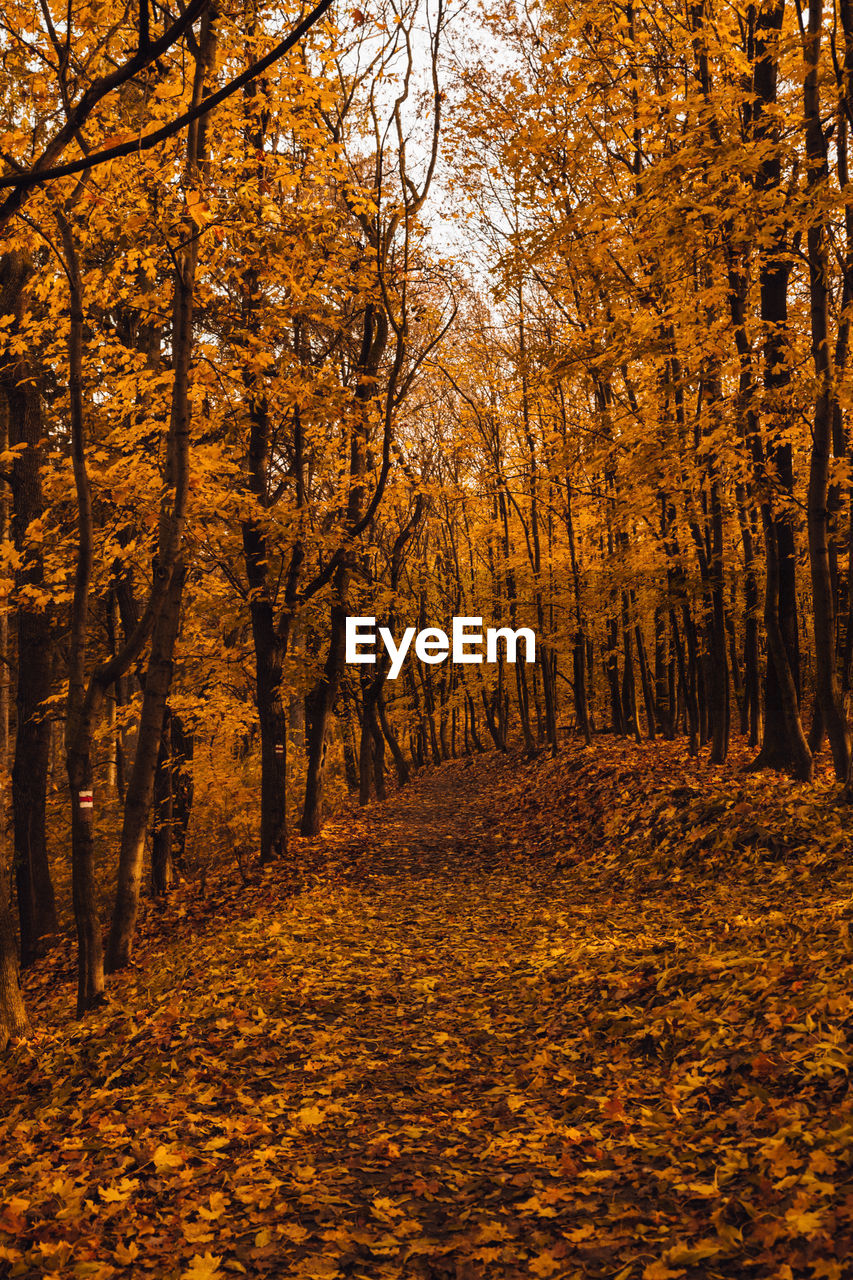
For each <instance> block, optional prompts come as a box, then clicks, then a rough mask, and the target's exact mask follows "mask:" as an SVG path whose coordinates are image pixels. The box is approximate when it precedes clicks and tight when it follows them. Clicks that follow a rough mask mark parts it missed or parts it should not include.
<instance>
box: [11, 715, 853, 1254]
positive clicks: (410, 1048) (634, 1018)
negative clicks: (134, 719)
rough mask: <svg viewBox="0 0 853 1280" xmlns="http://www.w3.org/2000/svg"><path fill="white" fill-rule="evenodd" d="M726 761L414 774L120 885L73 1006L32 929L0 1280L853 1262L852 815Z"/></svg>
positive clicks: (623, 754) (486, 759)
mask: <svg viewBox="0 0 853 1280" xmlns="http://www.w3.org/2000/svg"><path fill="white" fill-rule="evenodd" d="M746 758H747V757H746V755H745V753H743V752H741V756H740V759H739V758H738V757H737V755H736V757H735V759H734V760H733V762H732V763H730V765H728V766H727V767H726V768H724V769H711V768H709V767H708V765H707V763H706V762H705V761H703V762H702V764H701V765H697V764H696V763H695V762H692V761H689V760H688V759H687V758H686V756H685V754H684V749H683V746H682V745H674V744H661V743H657V744H654V745H650V746H649V745H644V746H635V745H633V744H625V743H620V742H613V741H611V740H609V739H605V738H602V739H601V740H597V741H596V743H595V744H594V746H593V747H592V748H589V749H585V748H583V747H579V746H576V745H570V746H567V748H566V749H565V750H564V751H562V752H561V753H560V755H559V756H558V757H557V758H555V759H550V758H544V757H542V758H538V759H537V760H534V761H532V762H528V761H524V760H522V759H521V758H520V757H517V756H513V757H509V758H501V757H497V756H495V755H488V756H482V757H478V758H476V759H475V760H474V761H473V762H466V761H458V762H454V763H451V764H448V765H445V766H442V767H441V768H439V769H435V770H431V771H429V772H427V773H425V774H424V775H423V776H421V777H420V778H419V779H417V780H416V781H415V782H414V783H413V784H412V786H411V787H409V788H407V789H406V790H404V791H402V792H399V793H397V794H396V795H393V796H392V797H391V798H390V799H389V800H388V801H387V802H386V803H385V804H384V805H375V806H372V807H371V808H369V809H368V810H367V811H365V812H363V813H352V812H347V813H344V814H342V815H339V816H338V818H337V820H336V821H334V822H332V823H330V824H329V826H328V828H327V831H326V832H325V833H324V836H323V837H322V838H321V839H319V840H317V841H313V842H308V841H296V842H294V850H293V864H292V865H291V864H289V866H288V867H287V868H277V869H275V870H273V871H272V872H271V873H265V874H264V875H263V876H262V877H261V876H255V877H254V878H253V879H252V881H251V883H248V884H243V883H235V875H234V873H233V870H232V872H231V873H230V874H226V872H225V871H224V870H223V873H222V875H221V876H220V877H219V878H218V879H215V880H212V881H210V882H209V883H206V884H205V885H204V886H203V892H202V888H201V887H200V886H199V885H197V884H196V885H193V884H190V885H188V886H185V887H184V888H183V889H182V890H181V891H180V892H178V893H177V894H176V895H175V896H174V898H173V900H172V901H171V902H170V904H169V906H168V908H167V909H166V911H165V912H163V913H159V914H158V913H156V912H154V911H153V909H151V908H149V909H148V912H147V915H146V920H145V927H144V930H143V933H142V937H141V945H140V949H139V953H138V957H137V965H136V967H135V968H133V969H132V970H130V971H129V972H127V973H125V974H122V975H119V976H118V977H117V978H116V979H114V980H113V982H112V985H111V995H112V999H111V1002H110V1004H109V1005H108V1006H107V1007H106V1008H105V1009H104V1010H103V1011H101V1012H99V1013H98V1014H97V1015H93V1016H90V1017H89V1018H88V1019H86V1020H85V1021H83V1022H80V1023H77V1022H73V1021H69V1016H68V1015H69V1009H70V1007H71V1004H72V998H73V990H72V987H73V957H72V952H71V949H70V944H66V943H63V944H61V945H60V946H59V947H58V948H57V949H56V950H55V951H54V952H53V953H52V954H51V956H49V957H47V958H46V960H45V961H44V962H42V963H41V964H40V965H39V966H38V967H37V969H36V970H35V971H34V972H32V973H31V974H30V975H29V976H28V979H27V986H28V996H29V1000H30V1008H31V1011H32V1014H33V1020H34V1024H35V1029H36V1035H35V1037H34V1039H33V1040H31V1041H30V1042H28V1043H27V1044H22V1045H19V1046H17V1047H16V1048H15V1050H14V1051H13V1053H12V1055H11V1056H10V1057H7V1059H5V1060H3V1061H2V1062H0V1275H2V1276H6V1275H8V1276H16V1277H18V1276H23V1277H48V1276H55V1277H63V1278H64V1277H71V1276H79V1277H86V1278H91V1280H101V1278H106V1277H137V1276H142V1277H145V1276H152V1277H157V1278H160V1277H163V1278H164V1280H217V1278H218V1280H225V1278H226V1277H229V1276H239V1275H248V1276H270V1277H300V1278H305V1280H314V1278H317V1280H321V1278H322V1280H325V1278H327V1277H338V1276H341V1277H358V1278H361V1280H380V1278H385V1277H388V1278H389V1280H396V1278H406V1280H408V1278H411V1280H427V1278H436V1280H444V1278H446V1277H452V1278H454V1280H479V1278H480V1277H484V1278H485V1277H488V1278H491V1277H494V1278H495V1280H514V1278H515V1277H527V1276H535V1277H545V1278H546V1280H547V1278H550V1280H562V1278H564V1277H565V1278H570V1277H571V1278H574V1277H584V1278H585V1280H587V1278H593V1277H594V1278H596V1280H599V1278H600V1280H603V1278H604V1277H607V1278H608V1280H629V1278H630V1280H668V1278H669V1277H680V1276H686V1277H689V1278H690V1280H693V1278H694V1277H696V1278H698V1277H720V1278H721V1280H735V1278H737V1277H741V1276H744V1277H762V1278H763V1277H778V1278H779V1280H792V1278H793V1277H800V1276H804V1277H815V1278H816V1280H821V1278H826V1280H844V1278H845V1277H850V1276H853V1096H851V1093H850V1089H849V1084H848V1081H849V1069H850V1062H851V1054H853V1050H851V1041H853V998H851V993H852V992H853V983H851V978H853V943H851V939H850V935H849V922H850V920H851V919H853V858H851V838H853V836H852V835H851V833H853V815H851V814H850V812H849V810H846V809H839V808H838V807H836V806H834V805H833V804H832V803H831V801H832V796H833V787H832V784H831V783H829V782H828V781H827V780H826V779H824V780H822V781H821V782H819V783H818V785H817V786H816V787H815V788H804V787H801V786H798V785H796V784H792V783H789V782H787V781H785V780H783V779H779V778H777V777H775V776H773V775H744V774H741V773H739V772H738V767H739V764H741V765H742V764H743V762H744V761H745V759H746ZM294 867H298V868H299V870H298V874H297V873H296V871H294V869H293V868H294Z"/></svg>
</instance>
